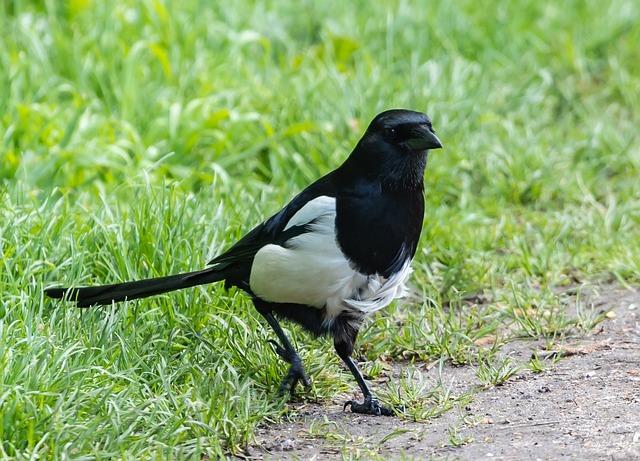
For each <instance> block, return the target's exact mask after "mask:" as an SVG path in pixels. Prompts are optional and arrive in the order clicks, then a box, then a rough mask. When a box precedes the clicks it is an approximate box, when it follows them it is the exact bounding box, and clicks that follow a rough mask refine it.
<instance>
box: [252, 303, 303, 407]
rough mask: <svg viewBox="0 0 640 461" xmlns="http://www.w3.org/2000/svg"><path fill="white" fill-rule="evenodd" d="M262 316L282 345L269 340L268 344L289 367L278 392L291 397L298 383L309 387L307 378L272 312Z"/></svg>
mask: <svg viewBox="0 0 640 461" xmlns="http://www.w3.org/2000/svg"><path fill="white" fill-rule="evenodd" d="M262 315H263V316H264V318H265V319H266V320H267V323H269V325H271V328H273V331H275V333H276V336H277V337H278V339H279V340H280V342H281V343H282V345H280V344H278V343H277V342H276V341H273V340H270V341H269V342H270V343H272V344H273V345H274V346H275V350H276V353H277V354H278V355H279V356H280V357H282V359H283V360H284V361H285V362H287V363H288V364H289V365H290V366H289V372H288V373H287V376H285V378H284V381H282V384H281V385H280V392H281V393H285V392H289V393H290V394H291V395H293V394H295V388H296V384H298V381H302V385H303V386H305V387H309V385H310V384H309V378H307V375H306V373H305V372H304V367H303V366H302V360H301V359H300V356H299V355H298V353H297V352H296V350H295V349H294V348H293V346H292V345H291V343H290V342H289V338H287V335H285V333H284V331H283V330H282V327H281V326H280V324H279V323H278V320H277V319H276V318H275V317H274V316H273V313H272V312H267V313H263V314H262Z"/></svg>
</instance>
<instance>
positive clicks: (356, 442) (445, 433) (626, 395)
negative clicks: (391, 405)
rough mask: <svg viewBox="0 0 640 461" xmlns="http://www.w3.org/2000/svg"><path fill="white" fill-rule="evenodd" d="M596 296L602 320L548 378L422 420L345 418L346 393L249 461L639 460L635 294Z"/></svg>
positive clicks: (450, 377) (467, 381)
mask: <svg viewBox="0 0 640 461" xmlns="http://www.w3.org/2000/svg"><path fill="white" fill-rule="evenodd" d="M598 292H599V294H598V295H597V296H598V297H597V298H595V299H593V300H592V301H593V302H594V304H595V305H596V306H597V307H598V308H599V309H603V310H608V311H609V314H608V315H607V318H606V319H605V320H604V321H603V322H601V323H600V324H598V325H597V326H596V328H595V329H594V331H592V332H591V333H590V335H588V336H586V337H582V338H573V339H570V340H567V342H566V346H564V351H563V353H564V356H565V358H563V359H562V360H560V361H558V362H557V363H556V364H555V365H554V366H553V367H552V368H550V369H549V370H547V371H544V372H542V373H532V372H531V371H525V372H521V373H519V374H518V376H516V377H514V378H512V379H510V380H509V381H507V383H506V384H504V385H501V386H497V387H493V388H490V389H486V390H481V391H478V392H476V393H475V394H474V396H473V399H472V401H471V402H470V403H468V404H466V405H464V406H463V407H462V408H455V409H453V410H450V411H448V412H446V413H445V414H443V415H442V416H440V417H437V418H434V419H430V420H428V421H426V422H413V421H407V420H403V419H401V418H393V417H371V416H361V415H355V414H352V413H349V412H343V411H342V407H341V402H343V401H345V400H348V399H349V398H351V396H346V395H345V396H338V397H336V399H335V401H333V402H324V403H323V404H322V405H320V404H297V406H296V407H295V409H296V411H295V412H294V414H296V415H297V416H295V417H294V418H292V420H291V421H289V422H287V423H283V424H278V425H273V426H265V427H264V428H262V429H261V430H260V432H259V434H258V437H257V439H256V442H255V445H253V446H251V447H249V448H248V450H247V453H246V458H248V459H264V460H279V459H283V460H289V459H301V460H308V459H318V460H337V459H343V454H344V453H346V454H347V456H348V457H351V458H360V459H368V458H371V457H372V456H373V457H375V456H380V455H382V456H383V457H385V458H387V459H430V458H431V459H449V460H454V459H456V460H458V459H459V460H556V459H562V460H634V459H638V460H640V292H639V291H630V290H623V289H620V288H613V287H604V288H600V289H599V290H598ZM542 350H544V343H543V342H540V341H527V342H525V341H517V342H512V343H509V344H507V345H506V346H503V349H502V351H501V352H503V353H505V354H508V355H510V356H511V357H515V358H517V359H519V360H522V361H525V362H526V361H528V359H529V357H531V354H532V352H533V351H542ZM550 362H551V361H550V359H547V364H550ZM438 368H439V367H435V368H431V369H430V370H428V371H427V370H425V371H424V373H426V374H427V375H428V376H429V377H430V378H431V379H434V380H437V379H443V380H445V381H447V382H451V383H453V386H454V394H455V393H456V392H458V393H463V392H468V391H469V390H470V389H477V388H479V387H480V382H479V381H478V378H477V377H476V374H475V372H474V370H473V369H472V368H471V367H468V366H466V367H455V366H452V365H446V366H445V367H444V369H442V370H439V369H438ZM387 436H389V437H387ZM385 438H386V439H385Z"/></svg>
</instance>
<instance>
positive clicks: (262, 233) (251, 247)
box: [208, 174, 335, 265]
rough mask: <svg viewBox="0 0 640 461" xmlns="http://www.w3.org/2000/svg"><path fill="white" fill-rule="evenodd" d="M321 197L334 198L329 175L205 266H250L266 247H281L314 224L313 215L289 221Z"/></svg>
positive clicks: (333, 189)
mask: <svg viewBox="0 0 640 461" xmlns="http://www.w3.org/2000/svg"><path fill="white" fill-rule="evenodd" d="M321 196H327V197H335V186H334V184H333V181H332V175H331V174H329V175H326V176H323V177H322V178H320V179H318V180H317V181H316V182H314V183H313V184H311V185H310V186H309V187H307V188H306V189H304V190H303V191H302V192H300V193H299V194H298V195H297V196H296V197H294V198H293V200H291V202H289V204H287V206H285V207H284V208H283V209H282V210H280V211H279V212H278V213H276V214H275V215H273V216H271V217H270V218H269V219H267V220H266V221H264V222H263V223H261V224H259V225H258V226H256V227H255V228H253V229H252V230H251V231H250V232H249V233H247V234H246V235H245V236H244V237H242V238H241V239H240V240H238V241H237V242H236V243H235V244H234V245H233V246H231V247H230V248H229V249H228V250H227V251H225V252H224V253H222V254H220V255H218V256H216V257H215V258H213V259H212V260H211V261H209V263H208V264H210V265H212V264H222V263H234V262H248V263H251V261H252V260H253V258H254V256H255V254H256V253H257V252H258V251H259V250H260V249H261V248H262V247H264V246H265V245H269V244H276V245H283V244H284V243H285V242H287V241H288V240H290V239H292V238H293V237H296V236H298V235H301V234H303V233H305V232H308V231H309V226H308V224H309V223H310V222H311V221H313V218H314V217H313V216H306V217H305V218H306V219H300V217H299V216H298V217H297V218H298V219H296V220H292V218H294V216H296V213H298V211H300V210H301V209H302V208H303V207H304V206H305V205H306V204H307V203H309V202H310V201H312V200H314V199H315V198H318V197H321Z"/></svg>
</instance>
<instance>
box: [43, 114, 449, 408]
mask: <svg viewBox="0 0 640 461" xmlns="http://www.w3.org/2000/svg"><path fill="white" fill-rule="evenodd" d="M440 148H442V144H441V142H440V140H439V139H438V137H437V136H436V134H435V131H434V130H433V127H432V124H431V120H430V119H429V117H427V115H425V114H423V113H420V112H414V111H410V110H404V109H393V110H388V111H385V112H382V113H380V114H379V115H377V116H376V117H375V118H374V119H373V121H372V122H371V123H370V125H369V127H368V128H367V130H366V132H365V133H364V135H363V136H362V138H361V139H360V140H359V141H358V143H357V145H356V147H355V148H354V149H353V151H352V153H351V155H349V157H348V158H347V159H346V160H345V161H344V163H343V164H342V165H341V166H340V167H338V168H337V169H336V170H334V171H332V172H330V173H328V174H327V175H325V176H323V177H321V178H320V179H318V180H316V181H315V182H314V183H312V184H311V185H310V186H308V187H307V188H306V189H304V190H303V191H302V192H300V193H299V194H298V195H297V196H296V197H294V198H293V200H291V202H289V204H287V205H286V206H285V207H284V208H283V209H282V210H280V211H279V212H278V213H276V214H275V215H273V216H272V217H270V218H269V219H267V220H266V221H264V222H263V223H262V224H259V225H258V226H257V227H255V228H254V229H253V230H251V231H250V232H249V233H248V234H246V235H245V236H244V237H243V238H241V239H240V240H239V241H238V242H236V243H235V244H234V245H232V246H231V247H230V248H229V249H228V250H227V251H225V252H224V253H222V254H220V255H219V256H217V257H215V258H214V259H213V260H211V261H210V262H209V264H208V266H207V267H206V268H205V269H203V270H199V271H195V272H188V273H183V274H178V275H170V276H166V277H159V278H152V279H147V280H139V281H133V282H125V283H116V284H113V285H102V286H92V287H70V288H48V289H46V290H45V294H46V295H47V296H49V297H51V298H63V299H66V300H70V301H74V302H75V303H76V304H77V306H78V307H90V306H99V305H110V304H112V303H116V302H120V301H124V300H133V299H137V298H146V297H148V296H152V295H157V294H160V293H166V292H169V291H173V290H179V289H182V288H188V287H192V286H195V285H202V284H208V283H213V282H218V281H224V283H225V287H227V288H228V287H232V286H235V287H238V288H240V289H242V290H244V291H245V292H246V293H247V294H248V295H249V296H250V297H251V299H252V300H253V304H254V306H255V308H256V309H257V310H258V312H259V313H260V314H261V315H262V316H263V317H264V319H265V320H266V322H267V323H268V324H269V325H270V326H271V328H273V330H274V332H275V334H276V336H277V338H278V339H279V341H280V342H276V341H274V340H271V341H270V342H271V343H273V345H274V346H275V347H274V348H275V352H276V353H277V354H278V355H279V356H280V357H281V358H282V359H283V360H284V361H285V362H287V363H288V364H289V370H288V373H287V374H286V376H285V378H284V380H283V382H282V385H281V386H280V390H281V392H287V391H288V392H290V393H291V394H293V393H294V391H295V388H296V385H297V384H298V383H299V382H301V383H302V384H303V385H304V386H309V379H308V377H307V375H306V373H305V370H304V367H303V365H302V361H301V359H300V356H299V355H298V353H297V352H296V350H295V349H294V348H293V346H292V345H291V342H290V341H289V339H288V338H287V336H286V335H285V332H284V331H283V330H282V328H281V326H280V323H279V320H283V319H285V320H290V321H293V322H295V323H297V324H299V325H301V326H302V327H303V328H304V329H306V330H307V331H309V332H311V333H312V334H313V335H315V336H321V335H327V336H329V337H331V338H332V339H333V344H334V347H335V351H336V353H337V354H338V356H339V357H340V358H341V359H342V360H343V361H344V363H345V364H346V366H347V367H348V368H349V370H350V371H351V373H352V374H353V376H354V378H355V380H356V382H357V383H358V386H359V387H360V389H361V391H362V394H363V397H364V401H363V402H357V401H353V400H351V401H348V402H346V403H345V405H344V409H346V408H347V407H350V409H351V411H352V412H355V413H362V414H371V415H393V411H392V410H391V409H390V408H388V407H386V406H383V405H382V404H381V403H380V401H379V400H378V399H377V398H376V397H375V396H374V394H373V393H372V391H371V389H370V388H369V386H368V385H367V383H366V382H365V380H364V378H363V376H362V374H361V373H360V371H359V370H358V366H357V365H356V362H355V361H354V360H353V358H352V357H351V355H352V353H353V350H354V343H355V340H356V337H357V335H358V331H359V328H360V326H361V324H362V322H363V320H364V318H365V317H366V316H368V315H370V314H372V313H373V312H376V311H378V310H379V309H382V308H383V307H385V306H387V305H389V304H390V303H391V302H392V301H393V300H394V299H395V298H400V297H402V296H404V294H405V292H406V288H405V282H406V280H407V279H408V277H409V275H410V273H411V268H410V263H411V260H412V259H413V256H414V255H415V253H416V247H417V245H418V240H419V238H420V232H421V230H422V221H423V215H424V195H423V194H424V191H423V189H424V179H423V176H424V171H425V167H426V164H427V155H428V152H429V150H431V149H440Z"/></svg>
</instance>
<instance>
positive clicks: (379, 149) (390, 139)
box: [346, 109, 442, 187]
mask: <svg viewBox="0 0 640 461" xmlns="http://www.w3.org/2000/svg"><path fill="white" fill-rule="evenodd" d="M441 148H442V143H441V142H440V139H438V137H437V136H436V134H435V131H434V130H433V126H432V124H431V120H429V117H427V115H426V114H423V113H421V112H415V111H412V110H404V109H392V110H387V111H385V112H382V113H380V114H378V115H377V116H376V117H375V118H374V119H373V121H372V122H371V123H370V124H369V127H368V128H367V131H366V132H365V134H364V136H363V137H362V139H360V141H359V142H358V145H357V146H356V148H355V149H354V151H353V153H352V154H351V156H350V158H349V160H348V161H347V162H346V164H351V165H353V166H351V167H350V168H354V167H357V168H358V170H359V171H360V172H361V173H362V174H364V175H367V176H368V177H380V178H381V180H382V181H383V182H384V183H387V184H388V185H390V186H393V187H396V186H416V187H418V186H419V187H422V176H423V174H424V169H425V167H426V162H427V153H428V151H429V150H431V149H441Z"/></svg>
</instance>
